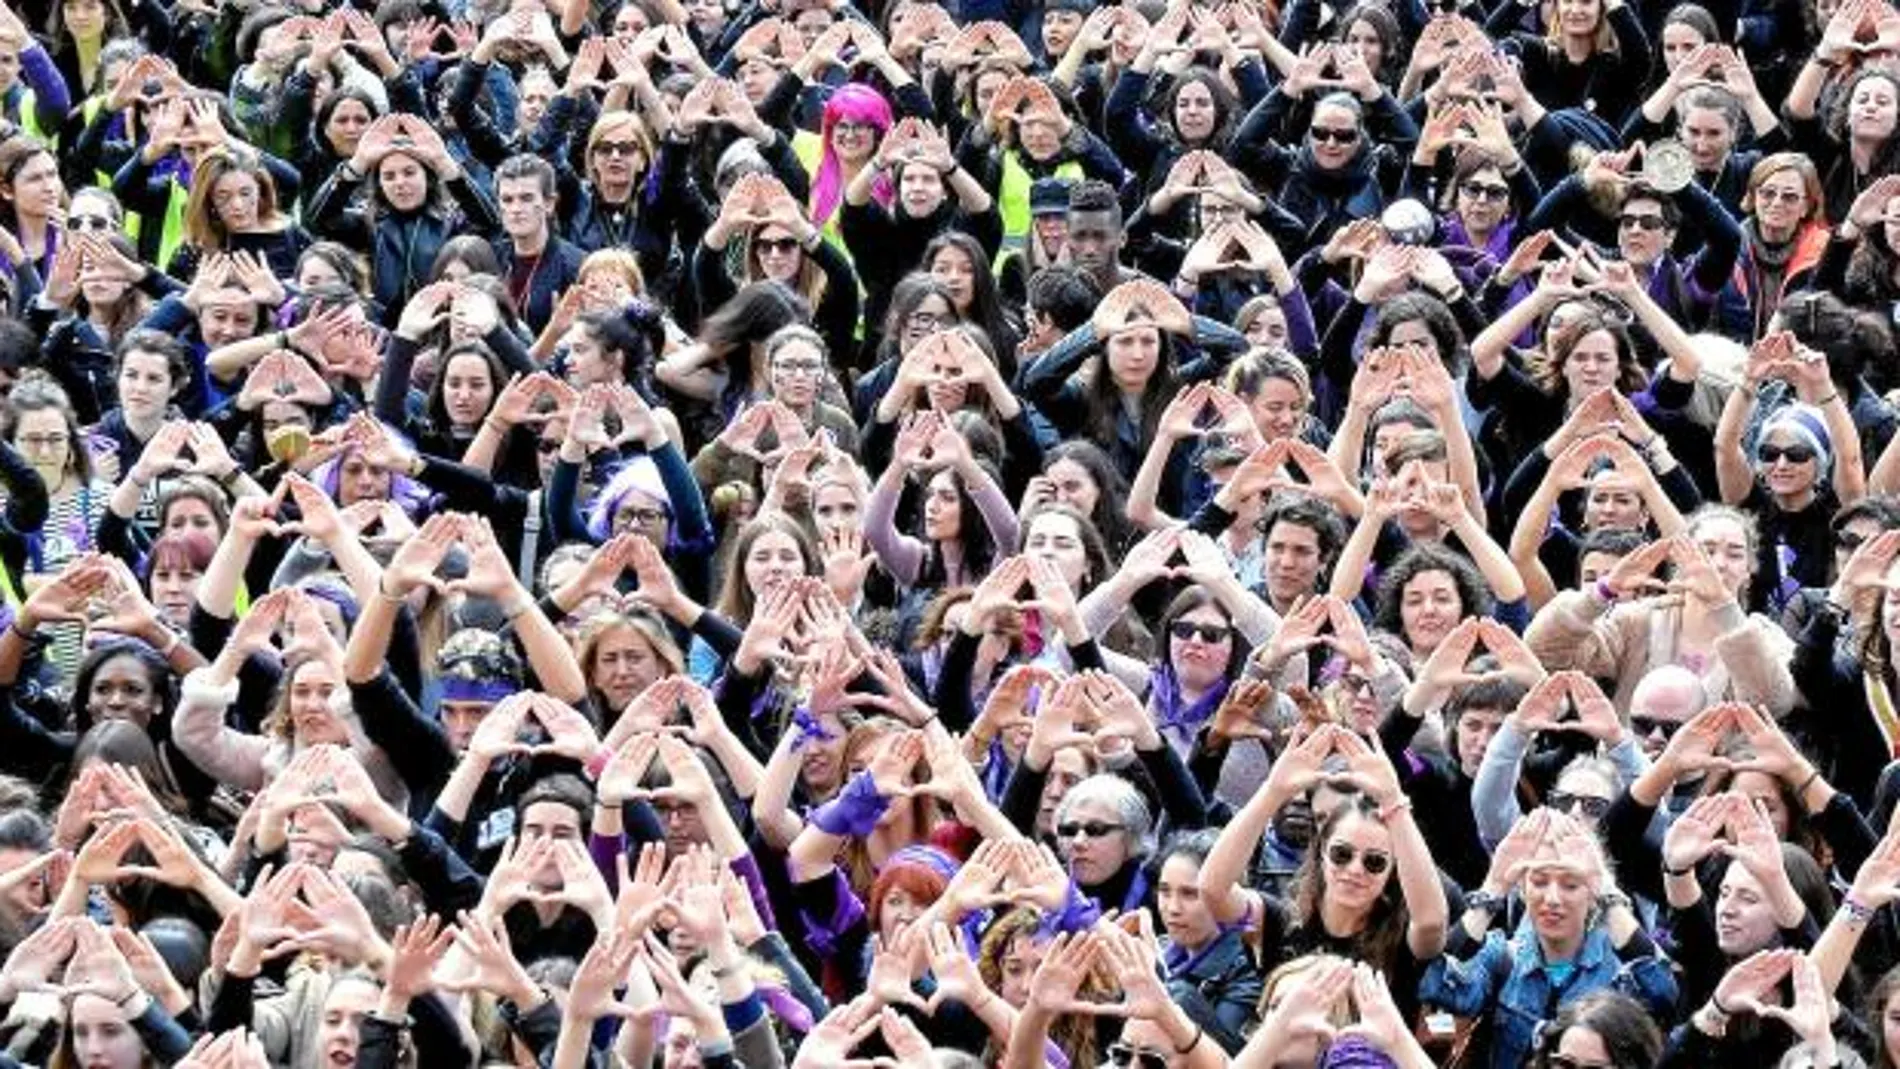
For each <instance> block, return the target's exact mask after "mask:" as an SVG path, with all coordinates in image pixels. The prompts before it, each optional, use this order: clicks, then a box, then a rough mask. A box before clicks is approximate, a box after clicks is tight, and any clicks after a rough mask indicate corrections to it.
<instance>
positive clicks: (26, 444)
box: [15, 434, 72, 450]
mask: <svg viewBox="0 0 1900 1069" xmlns="http://www.w3.org/2000/svg"><path fill="white" fill-rule="evenodd" d="M70 441H72V439H71V438H70V437H68V436H66V435H64V434H25V435H21V436H20V437H19V439H17V440H16V442H15V444H17V445H18V446H19V447H20V448H22V449H35V450H46V449H61V448H64V447H65V445H66V443H67V442H70Z"/></svg>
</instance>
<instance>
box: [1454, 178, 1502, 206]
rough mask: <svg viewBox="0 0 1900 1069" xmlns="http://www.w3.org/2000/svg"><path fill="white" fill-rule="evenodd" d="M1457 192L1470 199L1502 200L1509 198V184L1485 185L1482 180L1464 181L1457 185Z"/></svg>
mask: <svg viewBox="0 0 1900 1069" xmlns="http://www.w3.org/2000/svg"><path fill="white" fill-rule="evenodd" d="M1458 192H1460V193H1463V194H1464V195H1465V196H1467V197H1470V198H1471V199H1472V200H1491V201H1502V200H1509V199H1510V198H1511V187H1510V186H1493V185H1486V184H1485V183H1483V182H1466V183H1465V184H1464V185H1462V186H1459V187H1458Z"/></svg>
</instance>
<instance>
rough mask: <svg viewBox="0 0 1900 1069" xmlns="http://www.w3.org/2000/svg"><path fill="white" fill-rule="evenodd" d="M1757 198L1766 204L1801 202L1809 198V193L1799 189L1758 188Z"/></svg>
mask: <svg viewBox="0 0 1900 1069" xmlns="http://www.w3.org/2000/svg"><path fill="white" fill-rule="evenodd" d="M1755 199H1756V200H1758V201H1761V202H1762V203H1764V204H1799V203H1801V202H1802V201H1804V200H1807V199H1808V195H1807V194H1806V193H1803V192H1801V191H1800V190H1798V189H1758V190H1756V191H1755Z"/></svg>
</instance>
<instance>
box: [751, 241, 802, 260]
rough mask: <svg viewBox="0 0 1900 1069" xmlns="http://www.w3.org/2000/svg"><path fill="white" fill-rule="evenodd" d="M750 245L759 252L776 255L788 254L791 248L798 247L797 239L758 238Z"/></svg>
mask: <svg viewBox="0 0 1900 1069" xmlns="http://www.w3.org/2000/svg"><path fill="white" fill-rule="evenodd" d="M752 247H753V248H755V249H757V250H759V251H760V252H761V253H770V254H773V255H776V256H790V255H791V254H792V250H793V249H796V248H798V239H797V238H759V239H757V240H755V241H754V242H753V243H752Z"/></svg>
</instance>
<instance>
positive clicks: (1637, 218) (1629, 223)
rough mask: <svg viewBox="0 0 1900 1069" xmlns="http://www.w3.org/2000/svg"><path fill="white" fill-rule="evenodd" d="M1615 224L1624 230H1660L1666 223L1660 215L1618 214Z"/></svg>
mask: <svg viewBox="0 0 1900 1069" xmlns="http://www.w3.org/2000/svg"><path fill="white" fill-rule="evenodd" d="M1616 225H1617V226H1618V227H1620V228H1622V229H1624V230H1661V229H1662V228H1663V227H1664V226H1666V225H1667V224H1666V223H1664V222H1663V217H1662V216H1660V215H1619V216H1617V217H1616Z"/></svg>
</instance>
